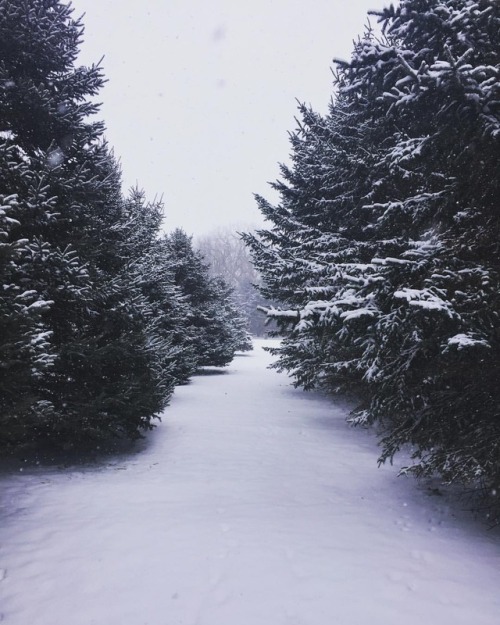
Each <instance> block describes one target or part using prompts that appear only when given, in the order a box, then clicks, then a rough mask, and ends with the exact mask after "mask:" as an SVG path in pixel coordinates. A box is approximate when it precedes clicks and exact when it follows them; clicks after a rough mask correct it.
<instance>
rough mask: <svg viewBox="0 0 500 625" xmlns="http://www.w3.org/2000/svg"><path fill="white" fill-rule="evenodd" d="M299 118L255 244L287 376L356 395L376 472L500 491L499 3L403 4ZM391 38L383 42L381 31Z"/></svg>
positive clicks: (445, 0) (380, 20)
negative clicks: (383, 469)
mask: <svg viewBox="0 0 500 625" xmlns="http://www.w3.org/2000/svg"><path fill="white" fill-rule="evenodd" d="M371 19H372V22H373V24H377V28H376V27H375V26H374V27H373V28H371V27H368V28H367V31H366V32H365V33H364V35H363V36H362V37H360V38H359V39H358V40H357V41H356V42H355V44H354V47H353V52H352V56H351V58H350V60H349V61H348V62H345V61H338V62H336V64H335V70H334V85H333V94H332V100H331V104H330V106H329V109H328V112H327V114H325V115H322V114H319V113H317V112H315V111H314V110H313V109H312V108H311V107H310V106H306V105H304V104H302V105H300V106H299V113H298V120H297V128H296V129H295V130H294V131H293V132H292V133H291V134H290V148H291V155H290V163H289V164H284V165H282V166H281V177H280V179H279V180H277V181H276V182H275V183H273V185H272V186H273V188H274V189H275V190H276V191H278V193H279V198H280V201H279V202H278V203H276V205H273V204H272V203H270V202H268V201H266V199H265V198H263V197H258V198H257V201H258V204H259V207H260V210H261V211H262V214H263V215H264V216H265V217H266V219H267V220H268V223H269V227H267V228H263V229H261V230H260V231H259V232H258V233H257V234H247V235H246V237H245V239H246V242H247V244H248V245H249V247H250V249H251V251H252V254H253V258H254V262H255V265H256V267H257V269H258V271H259V272H260V273H261V276H262V285H261V292H262V294H263V296H264V297H267V298H268V299H269V300H272V301H276V302H280V305H279V306H275V307H267V316H268V317H269V318H270V319H273V320H275V321H276V322H277V323H278V325H279V333H280V334H281V335H282V336H283V337H284V339H283V342H282V344H281V346H280V347H278V348H275V349H274V350H273V353H274V354H275V355H277V356H278V360H277V363H276V365H275V366H276V367H277V368H278V369H280V370H285V371H288V372H289V373H290V375H291V376H292V377H293V379H294V381H295V383H296V385H297V386H302V387H304V388H306V389H310V388H318V387H319V388H322V389H326V390H327V391H329V392H333V393H341V394H343V395H347V396H349V397H352V398H353V399H354V401H355V405H356V406H357V407H356V408H355V409H354V410H353V412H352V413H351V415H350V421H351V422H352V423H353V424H358V425H373V426H374V428H375V429H376V431H377V432H378V434H379V440H380V447H381V455H380V462H385V461H387V460H389V461H391V462H392V461H393V460H394V461H395V462H396V460H397V459H395V456H396V455H397V454H398V452H400V450H405V452H406V453H408V452H409V455H410V457H411V462H409V463H406V462H405V463H404V464H405V465H406V466H403V467H401V472H402V473H409V474H414V475H416V476H434V475H438V476H440V477H441V478H442V480H444V481H445V482H446V483H457V484H462V485H463V484H466V485H468V487H471V488H473V489H474V490H476V491H478V492H481V493H482V494H484V495H485V496H486V497H487V498H488V499H489V503H488V504H486V505H491V504H493V505H494V506H496V507H497V509H498V503H497V502H498V497H497V493H498V489H499V487H500V385H499V383H498V381H499V377H500V316H499V315H500V248H499V245H500V213H499V207H500V169H499V162H500V4H499V3H498V2H496V0H402V1H401V2H400V3H399V4H398V6H396V7H394V6H392V5H391V6H390V7H388V8H386V9H384V10H383V11H380V12H374V13H373V15H372V16H371ZM379 27H380V28H379Z"/></svg>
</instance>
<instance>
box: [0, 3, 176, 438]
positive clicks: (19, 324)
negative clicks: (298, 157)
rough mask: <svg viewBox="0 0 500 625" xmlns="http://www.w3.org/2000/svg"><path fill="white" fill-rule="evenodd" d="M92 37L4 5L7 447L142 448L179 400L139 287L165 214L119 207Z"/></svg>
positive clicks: (0, 64)
mask: <svg viewBox="0 0 500 625" xmlns="http://www.w3.org/2000/svg"><path fill="white" fill-rule="evenodd" d="M82 33H83V27H82V24H81V22H80V21H79V20H75V19H74V18H73V15H72V9H71V7H70V6H68V5H66V4H64V3H62V2H60V1H58V0H30V1H29V2H28V1H27V0H0V59H1V60H0V90H1V93H0V96H1V97H0V133H1V134H0V170H1V171H2V173H3V174H5V175H3V176H2V180H1V182H0V196H1V198H2V200H3V202H2V212H1V217H0V219H1V221H0V227H1V228H2V230H1V233H0V246H1V247H0V262H1V266H0V274H1V276H2V278H3V280H4V283H5V285H6V287H7V288H5V289H4V291H3V293H2V296H1V300H0V307H1V312H2V324H3V325H4V328H5V329H6V333H5V334H2V339H1V341H2V342H1V344H0V359H1V363H0V366H1V367H2V369H3V370H5V371H6V377H5V378H4V380H5V382H4V383H3V384H2V387H1V388H0V391H1V392H2V397H1V402H2V407H3V408H4V409H3V410H2V415H1V417H0V421H1V423H0V437H1V441H0V442H1V444H3V445H7V446H13V445H17V444H20V443H22V444H27V445H38V444H40V443H43V442H44V441H48V442H50V443H51V444H54V445H57V446H61V445H63V446H74V445H81V444H84V443H85V444H94V443H95V441H96V440H101V439H106V438H109V437H113V436H116V435H118V436H122V435H126V436H129V437H135V436H137V435H138V432H139V430H140V429H141V428H148V427H150V426H151V419H152V418H153V417H154V416H156V415H157V414H158V413H159V412H160V411H161V410H162V408H163V407H164V405H165V403H166V400H167V399H168V396H169V395H170V393H171V391H172V387H173V378H172V377H169V374H167V372H166V369H164V368H163V369H162V366H161V365H160V364H159V362H160V361H161V358H162V355H161V354H162V350H163V347H164V345H163V344H162V343H161V341H159V340H158V337H157V336H156V335H154V333H152V332H151V333H150V329H151V327H152V326H151V317H152V312H153V311H152V306H151V302H150V301H149V300H148V298H147V297H146V295H145V294H144V293H143V292H142V288H141V285H140V284H138V278H137V275H134V271H135V267H136V266H137V263H138V261H139V259H140V258H141V257H142V255H143V254H145V253H147V251H148V249H149V248H150V247H151V245H152V244H153V240H154V239H155V238H156V236H157V232H158V228H159V223H160V221H161V214H160V210H159V207H157V206H150V205H147V204H145V203H144V202H143V201H142V199H141V198H138V197H137V196H132V197H131V198H129V199H124V198H123V197H122V194H121V182H120V172H119V168H118V166H117V163H116V161H115V160H114V158H113V156H112V154H111V152H110V150H109V148H108V146H107V145H106V143H105V141H104V138H103V131H104V126H103V123H102V122H100V121H93V118H92V116H93V115H94V114H95V113H96V112H97V111H98V105H97V104H95V101H94V97H95V96H96V95H97V93H98V92H99V89H100V87H101V86H102V84H103V75H102V71H101V69H100V68H99V67H97V66H92V67H77V66H75V61H76V58H77V54H78V48H79V43H80V41H81V37H82ZM138 223H140V224H141V229H140V231H141V238H140V239H139V238H138V236H137V234H138V232H139V228H138V227H137V224H138ZM131 224H134V225H131ZM132 233H133V234H134V235H135V236H131V235H132ZM4 336H5V337H7V338H4ZM163 374H165V375H163Z"/></svg>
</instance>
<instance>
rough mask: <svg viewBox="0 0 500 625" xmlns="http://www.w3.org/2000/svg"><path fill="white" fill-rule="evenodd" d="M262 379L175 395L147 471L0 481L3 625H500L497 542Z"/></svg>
mask: <svg viewBox="0 0 500 625" xmlns="http://www.w3.org/2000/svg"><path fill="white" fill-rule="evenodd" d="M268 362H269V356H268V355H266V354H265V353H264V352H262V350H261V349H260V347H258V348H257V349H256V351H255V352H254V354H253V355H248V356H240V357H238V358H236V360H235V361H234V363H233V365H232V366H231V367H230V368H229V369H228V370H227V371H226V372H225V373H223V374H218V375H217V374H213V375H206V376H200V377H197V378H195V380H194V381H193V383H192V384H190V385H189V386H186V387H182V388H179V389H178V390H177V391H176V396H175V399H174V401H173V402H172V405H171V407H170V408H169V409H168V410H167V413H166V417H165V420H164V422H163V423H162V424H161V425H160V426H159V427H158V428H157V430H156V431H155V432H154V433H153V434H152V436H150V437H149V442H148V444H147V445H145V446H144V449H143V450H142V451H140V453H135V454H132V455H130V456H126V457H124V456H121V457H116V456H115V457H113V458H109V457H108V459H107V460H106V461H101V462H100V463H99V464H97V465H94V466H86V467H82V466H80V467H76V468H75V467H74V466H73V467H71V468H61V467H59V468H56V467H53V468H39V469H36V470H35V469H25V470H24V471H22V472H21V471H19V472H18V474H16V475H12V473H10V474H9V473H4V474H3V475H2V476H1V478H0V487H1V489H2V490H1V499H0V504H1V507H0V523H1V526H0V569H1V570H0V580H1V581H0V612H1V613H2V615H3V619H4V620H3V622H5V623H6V624H7V625H365V624H367V625H396V624H398V625H399V624H403V625H417V624H418V625H422V624H424V625H498V624H499V623H500V537H499V533H498V532H491V531H487V529H486V528H484V527H483V526H481V525H480V523H479V522H477V521H474V520H473V519H472V518H471V517H470V516H469V515H468V514H466V513H463V512H460V511H456V513H455V514H454V513H453V512H452V509H451V508H450V506H449V504H447V503H446V499H445V498H444V497H442V496H440V495H439V494H438V493H435V492H434V491H432V490H429V489H428V488H427V487H425V486H418V487H417V486H416V485H415V484H414V483H413V482H412V481H410V480H406V479H402V478H396V476H395V473H396V472H395V470H394V469H393V468H391V467H384V468H382V469H380V470H377V468H376V458H377V448H376V445H375V442H374V440H373V437H372V435H371V434H369V433H367V432H364V431H361V430H352V429H350V428H349V427H348V426H347V425H346V424H345V422H344V409H342V408H341V407H335V406H334V405H332V402H331V400H328V399H325V398H323V397H321V396H320V395H315V394H306V393H303V392H301V391H299V390H294V389H293V388H291V387H290V385H289V383H288V379H287V378H286V377H285V376H283V375H278V374H277V373H275V372H272V371H269V370H266V365H267V364H268ZM0 620H1V618H0Z"/></svg>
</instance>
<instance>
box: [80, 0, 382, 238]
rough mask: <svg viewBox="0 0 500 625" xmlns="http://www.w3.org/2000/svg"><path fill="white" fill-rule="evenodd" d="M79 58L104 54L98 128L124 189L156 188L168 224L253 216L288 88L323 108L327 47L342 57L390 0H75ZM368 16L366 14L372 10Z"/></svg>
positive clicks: (289, 118)
mask: <svg viewBox="0 0 500 625" xmlns="http://www.w3.org/2000/svg"><path fill="white" fill-rule="evenodd" d="M72 4H73V7H74V8H75V16H79V15H81V14H83V13H85V17H84V23H85V26H86V32H85V43H84V46H83V48H82V53H81V58H80V61H81V62H82V63H85V64H89V63H91V62H97V61H98V60H99V59H100V58H101V57H102V56H104V57H105V58H104V62H103V67H104V72H105V75H106V78H107V79H108V83H107V84H106V86H105V88H104V89H103V91H102V92H101V98H100V99H101V101H102V103H103V107H102V109H101V117H102V118H103V119H104V120H105V122H106V126H107V138H108V140H109V142H110V144H111V145H112V146H113V147H114V149H115V153H116V155H117V156H118V157H119V158H120V160H121V164H122V170H123V180H124V189H127V188H129V187H130V186H133V185H135V184H138V185H139V187H141V188H144V189H145V191H146V194H147V196H148V197H149V198H151V199H152V198H154V197H155V196H163V200H164V203H165V215H166V220H165V229H166V230H169V231H170V230H173V229H174V228H177V227H182V228H183V229H184V230H185V231H186V232H188V233H189V234H195V235H199V234H203V233H207V232H210V231H212V230H214V229H217V228H220V227H224V226H228V225H231V224H245V225H247V224H257V225H258V224H260V223H262V220H261V216H260V213H259V211H258V209H257V207H256V204H255V201H254V198H253V193H259V194H261V195H264V196H265V197H267V198H268V199H270V200H274V199H275V196H274V195H273V193H272V192H271V190H270V189H269V187H268V185H267V182H268V181H270V180H275V179H276V178H277V177H278V176H279V170H278V163H279V162H284V161H286V160H287V157H288V154H289V145H288V131H290V130H293V129H294V128H295V121H294V117H295V115H296V110H297V109H296V99H298V100H300V101H304V102H307V103H310V104H312V106H313V108H315V109H316V110H319V111H321V112H325V111H326V107H327V104H328V101H329V99H330V96H331V93H332V77H331V72H330V68H331V66H332V59H333V58H334V57H337V58H339V57H340V58H345V59H348V58H349V56H350V53H351V49H352V41H353V40H354V39H355V38H357V36H358V35H360V34H362V32H363V30H364V25H365V24H366V21H367V11H368V9H380V8H382V7H383V6H385V5H387V4H388V1H387V0H310V1H309V2H306V1H305V0H205V1H204V0H191V1H189V0H145V1H143V2H137V1H131V0H126V1H124V0H73V2H72ZM372 22H375V20H374V19H373V18H372Z"/></svg>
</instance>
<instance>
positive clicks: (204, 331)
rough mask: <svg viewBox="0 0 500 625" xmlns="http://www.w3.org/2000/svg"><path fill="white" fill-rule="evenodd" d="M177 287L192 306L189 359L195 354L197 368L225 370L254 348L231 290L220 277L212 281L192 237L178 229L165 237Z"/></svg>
mask: <svg viewBox="0 0 500 625" xmlns="http://www.w3.org/2000/svg"><path fill="white" fill-rule="evenodd" d="M164 244H165V245H166V246H167V248H168V251H169V256H170V258H171V262H172V271H173V277H174V281H175V284H176V285H177V286H178V287H179V288H180V290H181V292H182V293H183V295H184V296H185V298H186V302H187V303H188V305H189V313H188V315H187V317H186V325H187V331H188V336H190V337H191V339H190V341H189V342H188V344H187V345H186V348H187V349H188V350H189V349H190V350H191V351H188V357H189V358H192V354H193V353H194V354H195V362H196V366H197V367H206V366H214V367H223V366H225V365H227V364H229V363H230V362H231V360H232V359H233V357H234V353H235V352H236V351H237V350H242V349H249V348H251V340H250V337H249V335H248V333H247V332H246V322H245V320H244V318H243V317H242V315H241V313H239V311H238V309H237V308H236V305H235V304H234V302H233V301H232V299H231V289H230V288H229V287H228V286H227V284H226V283H225V282H224V280H222V279H221V278H212V277H210V273H209V270H208V265H207V264H206V263H205V261H204V258H203V256H202V255H201V253H200V252H197V251H196V250H194V249H193V245H192V238H191V237H189V236H187V235H186V234H185V233H184V232H183V231H182V230H175V231H174V232H173V233H171V234H170V235H168V236H167V237H166V238H165V241H164Z"/></svg>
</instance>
